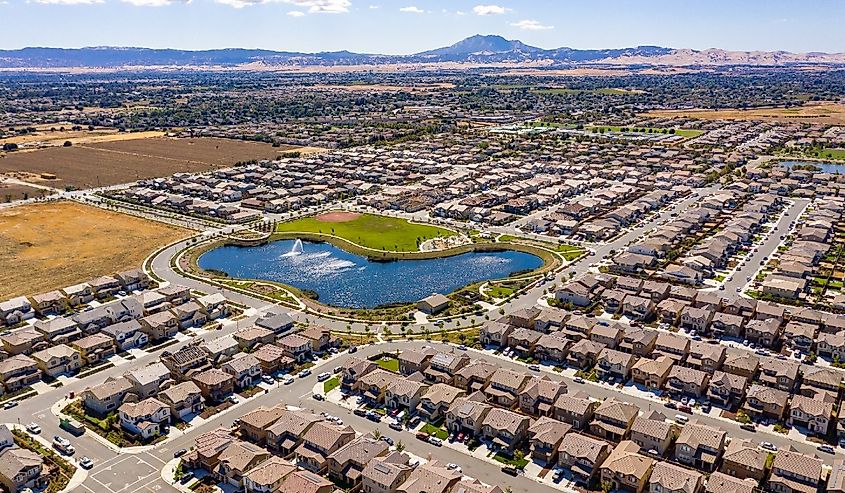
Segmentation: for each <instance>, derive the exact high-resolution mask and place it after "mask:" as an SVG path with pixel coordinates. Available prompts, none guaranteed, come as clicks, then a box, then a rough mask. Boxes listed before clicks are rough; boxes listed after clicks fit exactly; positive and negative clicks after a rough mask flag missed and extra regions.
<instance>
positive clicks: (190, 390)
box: [158, 381, 203, 421]
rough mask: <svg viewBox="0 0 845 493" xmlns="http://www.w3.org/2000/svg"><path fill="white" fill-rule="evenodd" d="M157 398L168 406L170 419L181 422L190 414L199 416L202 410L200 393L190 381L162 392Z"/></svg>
mask: <svg viewBox="0 0 845 493" xmlns="http://www.w3.org/2000/svg"><path fill="white" fill-rule="evenodd" d="M158 398H159V400H161V402H163V403H165V404H167V405H168V406H170V416H171V417H173V418H175V419H181V420H183V421H184V420H186V418H188V417H189V416H190V415H192V414H199V413H200V412H201V411H202V409H203V402H202V391H201V390H200V388H199V387H198V386H197V384H195V383H194V382H191V381H188V382H182V383H178V384H176V385H173V386H172V387H169V388H167V389H165V390H162V391H161V392H160V393H159V394H158Z"/></svg>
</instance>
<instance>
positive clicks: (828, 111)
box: [640, 103, 845, 125]
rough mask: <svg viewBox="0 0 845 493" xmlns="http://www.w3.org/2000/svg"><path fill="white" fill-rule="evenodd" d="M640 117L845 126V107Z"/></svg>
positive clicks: (662, 113) (657, 113) (824, 105)
mask: <svg viewBox="0 0 845 493" xmlns="http://www.w3.org/2000/svg"><path fill="white" fill-rule="evenodd" d="M640 116H653V117H658V118H666V117H677V116H684V117H689V118H699V119H702V120H768V121H778V122H785V123H820V124H830V125H842V124H845V105H844V104H839V103H819V104H808V105H805V106H801V107H798V108H760V109H750V110H739V109H726V110H703V109H702V110H663V111H650V112H648V113H643V114H642V115H640Z"/></svg>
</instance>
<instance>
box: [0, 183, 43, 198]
mask: <svg viewBox="0 0 845 493" xmlns="http://www.w3.org/2000/svg"><path fill="white" fill-rule="evenodd" d="M52 194H53V192H51V191H47V190H44V189H43V188H35V187H28V186H26V185H21V184H19V183H5V182H2V181H0V202H11V201H13V200H21V199H23V198H30V199H31V198H35V197H46V196H47V195H52Z"/></svg>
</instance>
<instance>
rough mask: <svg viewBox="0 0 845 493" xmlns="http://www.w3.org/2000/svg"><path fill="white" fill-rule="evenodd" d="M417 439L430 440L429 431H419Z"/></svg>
mask: <svg viewBox="0 0 845 493" xmlns="http://www.w3.org/2000/svg"><path fill="white" fill-rule="evenodd" d="M417 439H419V440H428V433H417Z"/></svg>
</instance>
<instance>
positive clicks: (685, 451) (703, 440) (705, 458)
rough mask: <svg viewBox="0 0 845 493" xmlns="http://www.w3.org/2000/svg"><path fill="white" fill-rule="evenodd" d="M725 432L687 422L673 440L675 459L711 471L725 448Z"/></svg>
mask: <svg viewBox="0 0 845 493" xmlns="http://www.w3.org/2000/svg"><path fill="white" fill-rule="evenodd" d="M726 437H727V432H725V431H723V430H720V429H718V428H713V427H712V426H707V425H703V424H700V423H688V424H686V425H685V426H684V427H683V429H682V430H681V434H680V435H678V439H677V440H676V441H675V460H676V461H678V462H680V463H682V464H686V465H688V466H692V467H694V468H696V469H698V470H701V471H706V472H713V471H714V470H715V469H716V464H717V463H718V461H719V458H720V457H721V456H722V452H724V450H725V438H726Z"/></svg>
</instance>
